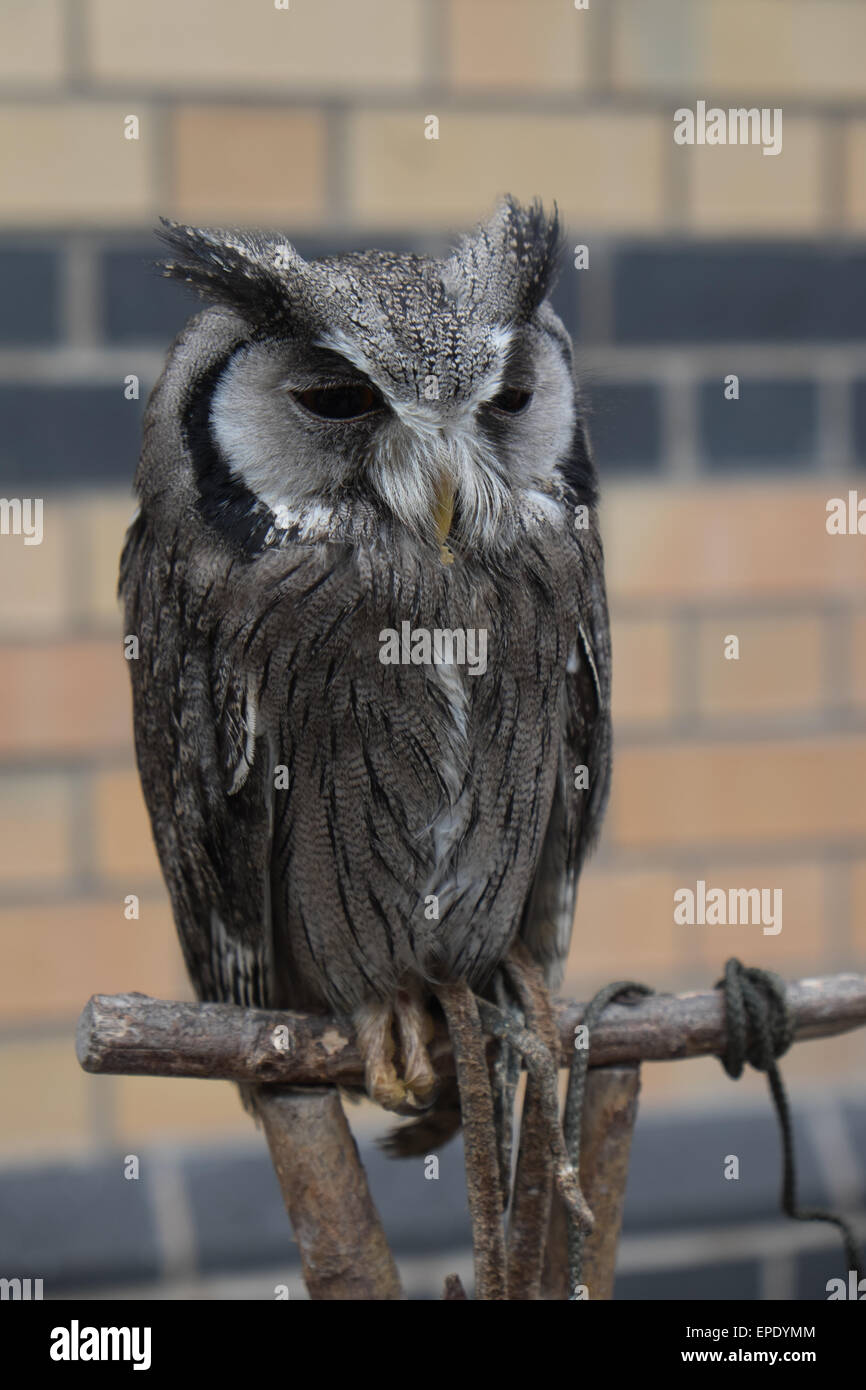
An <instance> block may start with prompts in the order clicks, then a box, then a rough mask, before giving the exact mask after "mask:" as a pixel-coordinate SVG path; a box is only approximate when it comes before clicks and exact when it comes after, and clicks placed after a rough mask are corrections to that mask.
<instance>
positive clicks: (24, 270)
mask: <svg viewBox="0 0 866 1390" xmlns="http://www.w3.org/2000/svg"><path fill="white" fill-rule="evenodd" d="M59 279H60V272H59V266H58V257H57V254H56V252H54V251H50V250H34V251H26V250H23V249H16V248H11V247H7V246H5V245H3V244H2V243H0V305H2V306H3V307H2V312H0V343H4V344H8V343H13V344H20V345H21V346H22V347H34V346H41V345H42V344H47V343H52V342H54V341H55V340H56V339H57V338H58V337H59V336H60V305H59V292H58V291H59Z"/></svg>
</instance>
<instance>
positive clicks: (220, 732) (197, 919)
mask: <svg viewBox="0 0 866 1390" xmlns="http://www.w3.org/2000/svg"><path fill="white" fill-rule="evenodd" d="M176 563H177V556H176V555H175V554H172V553H165V552H164V551H163V550H162V549H161V548H159V547H157V546H156V545H155V544H154V543H153V540H152V538H151V536H150V533H149V530H148V528H147V526H146V524H145V522H144V521H143V519H142V518H141V517H139V518H138V519H137V520H136V521H134V522H133V524H132V526H131V527H130V530H129V532H128V535H127V540H126V544H125V546H124V552H123V557H122V560H121V578H120V588H121V593H122V595H123V597H124V599H125V604H126V633H127V641H128V638H129V636H135V637H137V638H138V647H139V650H138V656H137V657H134V658H133V659H131V660H130V672H131V676H132V690H133V709H134V722H135V743H136V754H137V758H138V766H139V771H140V774H141V782H142V787H143V789H144V796H145V801H146V802H147V807H148V810H149V812H150V818H151V825H152V828H153V836H154V840H155V841H156V847H157V850H158V853H159V859H160V863H161V866H162V870H163V874H164V877H165V880H166V883H167V885H168V890H169V893H170V896H171V900H172V907H173V909H174V916H175V921H176V923H177V928H178V934H179V936H180V940H181V945H182V947H183V952H184V957H185V960H186V964H187V968H188V970H189V973H190V977H191V979H192V981H193V984H194V986H195V988H196V992H197V993H198V995H199V997H200V998H202V999H206V1000H216V1001H222V1002H225V1003H233V1004H241V1005H245V1006H248V1007H266V1006H268V1005H269V1004H270V1003H272V1001H273V947H272V929H271V906H270V887H269V878H270V853H271V836H272V830H271V827H272V821H273V809H272V798H273V775H272V769H271V766H270V759H269V756H268V749H267V740H262V739H260V740H258V742H257V741H256V732H257V731H256V712H255V701H254V695H253V691H252V690H251V689H250V688H249V687H248V684H247V682H246V678H245V677H240V676H238V675H236V674H235V673H234V672H233V671H232V670H231V668H230V667H229V665H228V663H227V662H223V663H220V662H219V660H218V658H216V659H215V657H214V653H213V652H211V651H210V650H208V647H207V645H206V641H205V640H204V639H203V638H202V637H200V636H199V633H200V629H199V624H198V621H197V617H198V615H197V613H196V611H194V608H191V605H193V603H194V600H193V599H192V596H191V595H187V594H184V593H181V594H178V591H177V586H176V583H175V580H174V574H173V572H174V570H175V566H176ZM254 746H255V756H253V749H254Z"/></svg>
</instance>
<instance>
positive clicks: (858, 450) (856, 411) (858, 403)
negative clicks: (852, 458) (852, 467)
mask: <svg viewBox="0 0 866 1390" xmlns="http://www.w3.org/2000/svg"><path fill="white" fill-rule="evenodd" d="M851 404H852V416H853V430H854V453H855V455H856V457H857V462H858V463H860V464H862V465H863V466H864V467H866V381H855V382H854V384H853V387H852V402H851Z"/></svg>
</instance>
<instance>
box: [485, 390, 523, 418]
mask: <svg viewBox="0 0 866 1390" xmlns="http://www.w3.org/2000/svg"><path fill="white" fill-rule="evenodd" d="M531 400H532V392H531V391H521V390H520V388H519V387H517V386H506V388H505V390H504V391H500V392H499V395H498V396H494V397H493V399H492V400H489V401H487V402H486V404H487V405H492V406H493V409H494V410H502V411H504V412H505V414H506V415H519V414H520V413H521V411H523V410H525V409H526V407H527V406H528V405H529V402H530V401H531Z"/></svg>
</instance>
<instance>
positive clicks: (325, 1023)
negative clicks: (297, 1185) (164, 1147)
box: [76, 975, 866, 1086]
mask: <svg viewBox="0 0 866 1390" xmlns="http://www.w3.org/2000/svg"><path fill="white" fill-rule="evenodd" d="M787 1000H788V1004H789V1005H790V1007H791V1011H792V1015H793V1019H794V1030H795V1038H796V1040H797V1041H803V1040H805V1039H808V1038H823V1037H832V1036H834V1035H835V1034H838V1033H847V1032H850V1031H851V1030H852V1029H854V1028H862V1027H863V1026H864V1025H866V977H864V976H862V975H829V976H826V977H825V978H823V979H807V980H798V981H797V982H796V983H793V984H789V985H788V987H787ZM585 1007H586V1006H585V1005H584V1004H580V1003H572V1002H567V1001H558V1002H557V1003H556V1006H555V1014H556V1021H557V1028H558V1030H559V1042H560V1049H561V1055H560V1063H561V1065H562V1066H567V1065H568V1064H569V1062H570V1060H571V1057H572V1056H573V1052H574V1040H575V1029H576V1027H577V1026H578V1025H579V1024H580V1022H581V1019H582V1017H583V1011H584V1008H585ZM724 1046H725V1026H724V1006H723V1003H722V996H721V994H720V993H719V992H718V991H716V990H711V991H707V992H706V993H700V994H680V995H671V994H656V995H650V996H648V997H646V998H642V999H640V1000H638V1001H637V1002H636V1003H634V1004H631V1005H629V1004H611V1005H610V1006H609V1007H608V1008H607V1010H606V1011H605V1014H604V1017H603V1019H602V1020H601V1022H600V1023H599V1024H598V1025H597V1027H596V1028H595V1029H594V1030H593V1036H592V1037H591V1039H590V1054H589V1060H590V1065H591V1066H597V1067H598V1066H613V1065H616V1064H618V1063H626V1062H665V1061H674V1060H677V1059H679V1058H683V1057H703V1056H707V1055H711V1054H716V1055H718V1054H720V1053H721V1052H722V1051H723V1050H724ZM76 1051H77V1053H78V1060H79V1062H80V1063H81V1066H82V1067H83V1068H84V1070H85V1071H89V1072H101V1073H111V1074H115V1075H124V1076H190V1077H208V1078H210V1079H223V1080H226V1081H257V1082H277V1083H280V1084H283V1085H307V1086H316V1085H319V1086H320V1085H324V1084H331V1085H341V1086H362V1085H363V1080H364V1077H363V1068H362V1065H361V1058H360V1056H359V1054H358V1050H357V1048H356V1046H355V1043H354V1039H353V1036H352V1033H351V1030H350V1029H348V1027H346V1026H345V1025H342V1024H340V1023H338V1022H336V1021H335V1020H334V1019H333V1018H329V1017H318V1016H315V1015H310V1014H296V1013H279V1012H273V1011H266V1010H263V1009H241V1008H238V1007H236V1006H235V1005H233V1004H188V1003H178V1002H176V1001H172V1000H165V999H150V998H148V996H147V995H145V994H115V995H107V994H97V995H94V996H93V998H92V999H91V1000H90V1002H89V1003H88V1004H87V1005H86V1006H85V1008H84V1010H83V1012H82V1015H81V1018H80V1020H79V1024H78V1033H77V1039H76ZM431 1055H432V1056H433V1060H434V1065H435V1066H436V1070H437V1071H438V1072H439V1073H440V1074H441V1075H446V1074H448V1073H450V1074H452V1075H453V1072H454V1060H453V1057H452V1055H451V1050H450V1047H449V1045H448V1040H447V1036H446V1034H445V1032H444V1028H440V1030H439V1031H438V1032H437V1036H436V1038H435V1039H434V1042H433V1045H432V1047H431Z"/></svg>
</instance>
